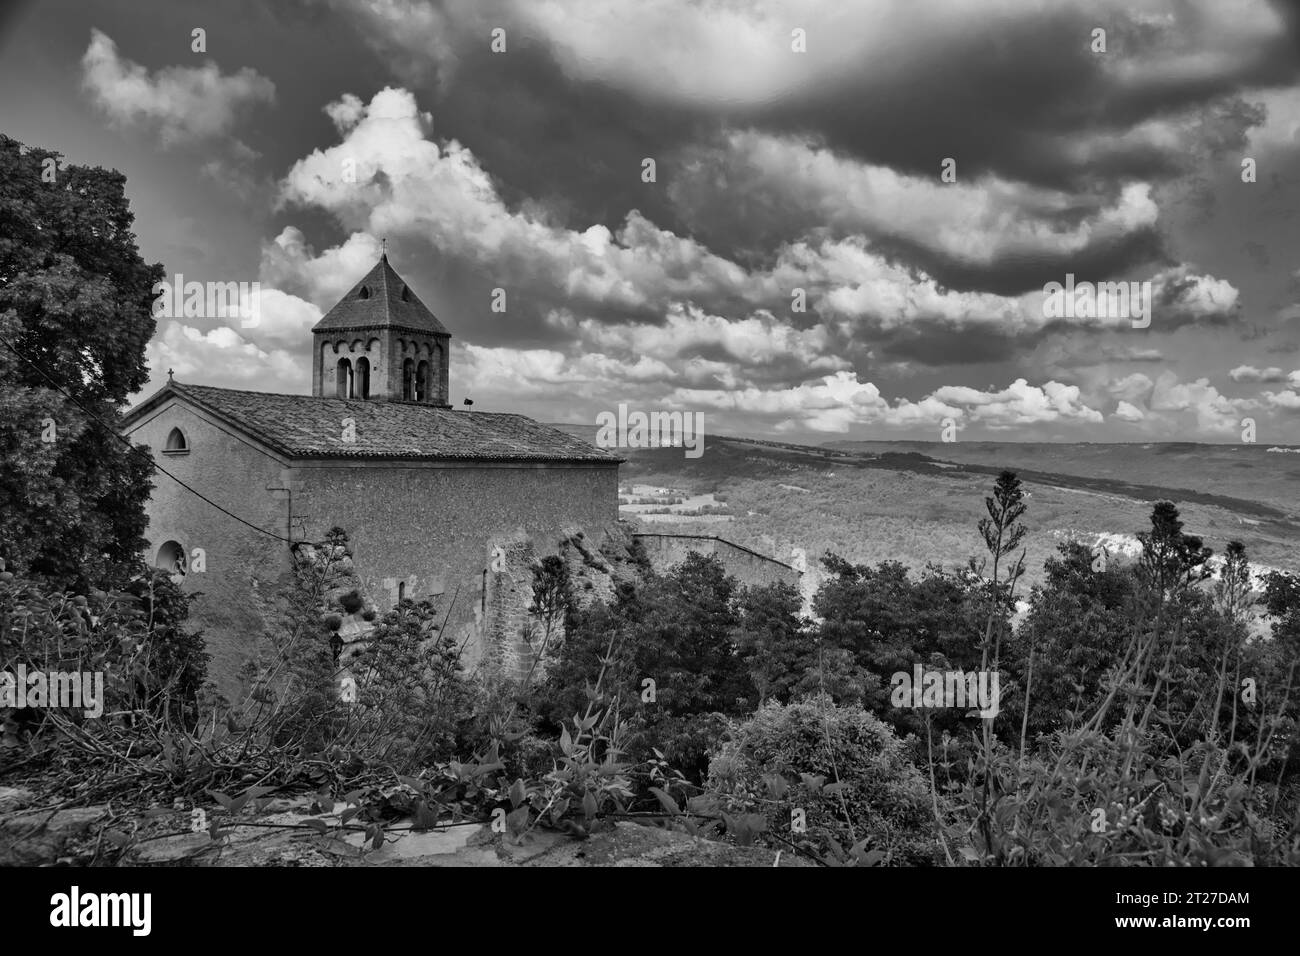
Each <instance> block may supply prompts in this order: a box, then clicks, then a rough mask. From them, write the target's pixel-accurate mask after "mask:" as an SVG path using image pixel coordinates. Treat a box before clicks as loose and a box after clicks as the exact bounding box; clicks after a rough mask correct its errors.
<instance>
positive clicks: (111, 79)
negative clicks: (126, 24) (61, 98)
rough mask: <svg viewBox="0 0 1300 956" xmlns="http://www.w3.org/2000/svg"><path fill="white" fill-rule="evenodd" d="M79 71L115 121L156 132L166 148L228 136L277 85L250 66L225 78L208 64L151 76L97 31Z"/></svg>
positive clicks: (171, 68)
mask: <svg viewBox="0 0 1300 956" xmlns="http://www.w3.org/2000/svg"><path fill="white" fill-rule="evenodd" d="M81 69H82V84H83V86H84V87H85V89H86V90H87V92H89V93H90V96H91V98H92V100H93V101H94V103H95V105H96V106H97V107H98V108H99V109H100V110H101V111H103V112H104V113H105V114H106V115H107V116H108V117H109V119H110V120H111V121H112V122H114V123H117V124H120V125H123V126H141V127H144V128H148V129H153V130H155V131H156V132H157V133H158V135H159V137H160V139H161V141H162V144H163V145H164V146H172V145H176V144H180V143H186V144H188V143H195V142H200V141H203V142H209V141H213V140H216V139H219V138H222V137H226V136H227V135H228V134H229V133H230V131H231V130H232V129H233V128H234V126H235V124H236V122H237V121H238V119H239V117H240V114H241V113H242V112H243V111H244V110H246V109H248V108H251V107H253V106H256V105H258V104H264V103H272V102H274V100H275V84H274V83H272V82H271V81H270V80H269V79H267V78H266V77H264V76H262V75H261V74H259V73H258V72H257V71H256V70H253V69H250V68H248V67H244V68H243V69H241V70H239V71H238V72H236V73H232V74H225V75H223V74H222V73H221V71H220V70H219V69H218V67H217V65H216V64H215V63H213V62H211V61H209V62H207V63H205V64H204V65H203V66H198V67H181V66H169V67H164V68H162V69H159V70H157V71H155V72H154V73H153V74H152V75H151V74H150V73H149V71H148V70H146V69H145V68H144V67H143V66H141V65H140V64H138V63H134V62H132V61H131V60H128V59H126V58H125V57H123V56H121V55H120V54H119V53H118V50H117V44H115V43H114V42H113V40H112V39H111V38H110V37H109V36H108V35H107V34H105V33H103V32H102V31H100V30H95V29H92V30H91V35H90V46H89V47H87V48H86V53H85V55H84V56H83V57H82V58H81ZM239 146H240V147H242V148H243V149H244V150H247V147H243V146H242V144H239Z"/></svg>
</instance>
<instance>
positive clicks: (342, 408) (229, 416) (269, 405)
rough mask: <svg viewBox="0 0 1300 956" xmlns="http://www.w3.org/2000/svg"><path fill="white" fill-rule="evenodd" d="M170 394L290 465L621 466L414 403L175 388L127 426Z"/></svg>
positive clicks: (606, 457)
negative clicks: (351, 438) (388, 461)
mask: <svg viewBox="0 0 1300 956" xmlns="http://www.w3.org/2000/svg"><path fill="white" fill-rule="evenodd" d="M168 390H171V391H172V392H174V393H175V394H177V395H178V396H180V397H182V398H185V399H188V400H190V401H192V402H194V403H195V404H196V405H198V406H200V407H202V408H204V409H206V410H208V411H210V412H212V413H214V414H215V415H217V416H218V417H219V418H222V419H225V420H226V421H228V422H230V423H231V424H233V425H235V426H236V427H238V428H240V429H242V430H243V431H245V432H247V433H248V434H249V435H250V436H252V437H254V438H257V439H258V440H260V441H262V442H264V443H265V444H267V445H269V446H271V447H272V448H274V449H276V450H277V451H279V452H281V453H283V454H285V455H288V456H289V457H291V458H399V459H423V460H436V459H453V460H485V461H555V462H559V461H575V462H577V461H584V462H592V463H597V462H606V463H614V462H619V461H622V460H623V459H621V458H619V457H618V456H617V455H613V454H611V453H609V452H606V451H603V450H601V449H599V448H596V447H594V446H593V445H591V444H590V443H589V442H586V441H583V440H582V439H580V438H577V437H574V436H573V435H568V434H566V433H564V432H562V431H560V430H559V429H556V428H551V427H549V426H547V425H542V424H540V423H539V422H535V421H533V420H532V419H531V418H528V417H526V416H524V415H513V414H503V413H497V412H471V411H455V410H452V409H449V408H442V407H438V406H434V405H424V404H418V403H415V402H383V401H362V400H351V399H343V398H316V397H314V396H311V395H278V394H272V393H268V392H245V391H238V390H235V389H229V388H212V387H210V386H207V385H183V384H181V383H180V382H176V381H172V382H171V383H170V384H169V385H167V386H166V387H164V389H163V390H162V391H160V392H159V393H158V394H157V395H155V396H154V397H153V398H151V399H150V400H149V401H147V402H145V403H144V404H143V405H141V406H137V409H133V410H132V413H128V421H129V420H130V418H132V417H134V413H135V412H137V411H143V409H144V407H145V406H146V405H153V404H154V402H155V400H157V399H161V398H162V397H164V396H165V394H166V393H167V391H168ZM345 418H351V419H353V421H354V422H355V424H356V441H355V442H344V441H343V426H342V421H343V419H345Z"/></svg>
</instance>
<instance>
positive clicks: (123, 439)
mask: <svg viewBox="0 0 1300 956" xmlns="http://www.w3.org/2000/svg"><path fill="white" fill-rule="evenodd" d="M0 342H3V343H4V344H5V346H6V347H7V348H8V349H9V351H11V352H13V353H14V355H16V356H18V357H19V358H20V359H22V360H23V361H24V362H26V363H27V364H28V365H30V366H31V367H32V368H34V369H36V371H37V372H39V373H40V375H41V377H42V378H43V379H45V380H46V381H47V382H49V383H50V384H51V385H52V386H54V388H55V389H56V390H57V391H59V392H61V393H62V394H63V396H64V397H65V398H67V400H68V401H70V402H72V404H73V405H75V406H77V408H79V409H81V412H82V414H84V415H85V416H86V417H87V418H89V419H90V420H91V421H93V422H95V423H97V424H98V425H100V426H102V427H103V428H105V429H106V430H107V431H108V433H109V434H110V435H112V436H113V437H114V438H116V439H117V440H118V441H120V442H121V443H122V444H124V445H126V447H127V448H129V449H130V450H131V451H132V452H134V453H143V452H144V449H143V448H141V447H139V446H138V445H134V444H132V443H131V440H130V439H128V438H127V437H125V436H124V435H122V434H121V433H119V432H118V430H117V429H116V428H114V427H113V426H112V425H110V424H108V423H107V422H105V421H104V420H103V419H102V418H100V417H99V416H98V415H96V414H95V413H94V412H92V411H90V410H89V409H88V408H86V406H84V405H82V404H81V402H79V401H77V399H76V398H74V397H73V396H72V394H71V393H69V392H68V390H67V389H66V388H64V387H63V386H62V385H60V384H59V383H58V382H57V381H55V380H54V378H53V376H51V375H50V374H49V373H48V372H46V371H45V369H43V368H41V367H40V366H39V365H37V364H36V362H34V361H32V360H31V359H30V358H28V357H27V356H26V355H23V354H22V353H21V352H19V351H18V349H16V348H15V347H14V345H13V343H12V342H10V341H9V340H8V339H7V338H5V337H4V336H2V335H0ZM153 466H154V468H155V469H157V470H158V471H161V472H162V473H163V474H164V475H166V476H167V477H168V478H170V479H171V480H172V481H174V482H176V484H178V485H180V486H181V487H182V488H184V489H185V490H186V491H188V492H189V493H190V494H192V495H194V496H195V497H196V498H199V499H201V500H203V501H206V502H207V503H208V504H210V505H212V507H214V508H216V509H217V510H218V511H220V512H221V513H222V514H224V515H227V516H228V517H231V518H234V519H235V520H236V521H238V522H239V523H240V524H242V525H246V526H248V527H249V528H252V529H253V530H254V531H258V532H261V533H262V534H264V535H267V536H268V537H271V538H275V540H277V541H283V542H285V543H286V544H295V543H299V544H304V543H308V542H294V541H293V539H291V538H286V537H284V536H283V535H279V534H276V533H275V532H274V531H268V530H266V529H265V528H263V527H260V526H259V525H255V524H253V523H252V522H251V521H246V520H244V519H243V518H241V517H240V516H239V515H237V514H235V513H234V512H233V511H228V510H227V509H225V508H223V507H222V506H221V505H219V504H217V503H216V502H215V501H213V500H212V499H211V498H209V497H208V496H207V495H205V494H204V493H203V492H201V491H199V490H198V489H197V488H192V487H190V485H188V484H186V483H185V482H184V481H182V480H181V479H180V478H178V477H176V476H175V475H173V474H172V473H171V472H170V471H168V470H167V469H166V468H164V467H163V466H162V465H160V464H158V462H156V461H155V462H153Z"/></svg>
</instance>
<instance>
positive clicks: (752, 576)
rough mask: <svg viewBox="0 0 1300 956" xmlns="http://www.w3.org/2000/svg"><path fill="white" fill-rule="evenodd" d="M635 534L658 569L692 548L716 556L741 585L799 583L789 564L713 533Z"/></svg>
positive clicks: (683, 556) (682, 558)
mask: <svg viewBox="0 0 1300 956" xmlns="http://www.w3.org/2000/svg"><path fill="white" fill-rule="evenodd" d="M634 537H635V539H636V541H637V543H639V544H640V545H641V547H642V548H644V549H645V553H646V557H648V558H649V559H650V565H651V567H653V568H654V569H655V570H656V571H659V572H663V571H666V570H668V569H669V568H671V567H674V566H676V565H678V564H681V563H682V562H683V561H685V560H686V556H687V555H688V554H690V553H691V552H692V551H694V552H696V553H698V554H702V555H706V556H708V555H712V556H714V557H716V558H717V559H718V560H719V561H721V562H722V566H723V567H724V568H726V569H727V573H728V574H729V575H731V576H732V577H734V578H736V580H738V581H739V582H740V583H741V584H744V585H748V586H754V585H757V586H759V587H764V586H767V585H769V584H776V583H778V582H781V583H784V584H792V585H794V586H795V587H799V584H800V574H799V572H798V571H796V570H795V569H794V568H792V567H791V566H790V565H788V564H783V563H782V562H780V561H777V560H776V559H775V558H769V557H767V556H766V555H762V554H759V553H758V552H757V551H752V550H750V549H749V548H746V547H744V546H743V545H739V544H733V543H732V542H730V541H727V540H725V539H723V538H718V537H715V536H713V535H697V534H655V533H649V532H647V533H640V532H638V533H637V534H636V535H634Z"/></svg>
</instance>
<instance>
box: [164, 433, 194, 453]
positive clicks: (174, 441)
mask: <svg viewBox="0 0 1300 956" xmlns="http://www.w3.org/2000/svg"><path fill="white" fill-rule="evenodd" d="M189 450H190V443H189V442H188V441H186V440H185V433H184V432H183V431H181V430H180V429H179V428H173V429H172V430H171V431H170V432H169V433H168V435H167V444H166V445H164V446H163V453H164V454H167V455H186V454H189Z"/></svg>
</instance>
